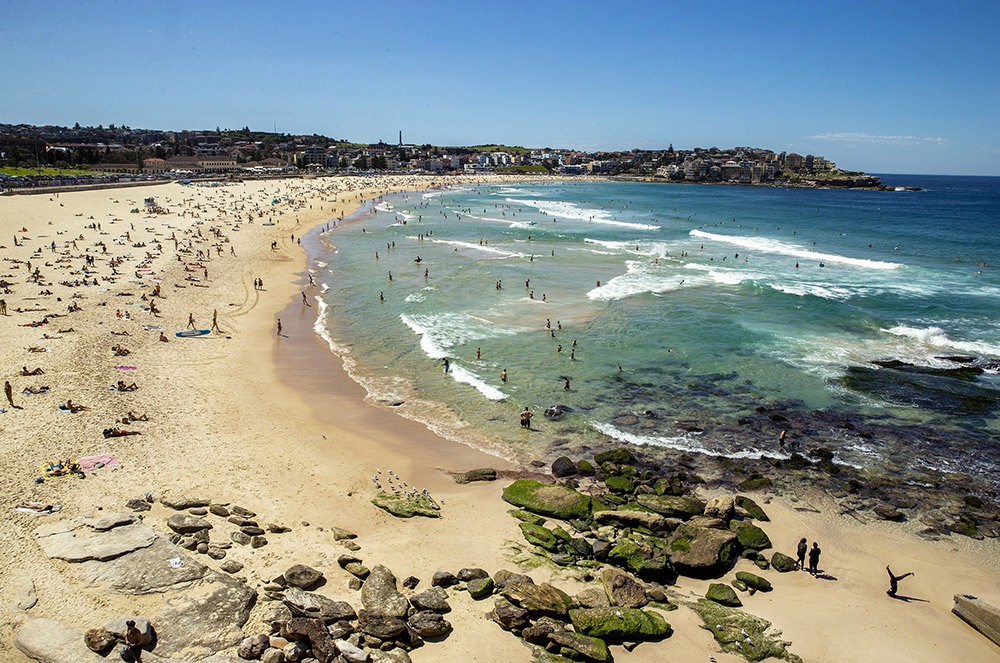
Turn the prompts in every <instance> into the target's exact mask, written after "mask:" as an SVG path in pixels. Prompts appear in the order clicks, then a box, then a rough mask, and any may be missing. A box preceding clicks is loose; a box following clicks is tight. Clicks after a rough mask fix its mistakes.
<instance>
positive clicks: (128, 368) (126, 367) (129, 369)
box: [115, 366, 135, 371]
mask: <svg viewBox="0 0 1000 663" xmlns="http://www.w3.org/2000/svg"><path fill="white" fill-rule="evenodd" d="M115 368H117V369H118V370H119V371H134V370H135V366H115Z"/></svg>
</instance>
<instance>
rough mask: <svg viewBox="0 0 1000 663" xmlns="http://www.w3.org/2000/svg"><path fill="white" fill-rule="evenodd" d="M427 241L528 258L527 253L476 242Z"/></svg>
mask: <svg viewBox="0 0 1000 663" xmlns="http://www.w3.org/2000/svg"><path fill="white" fill-rule="evenodd" d="M425 241H431V242H433V243H435V244H448V245H450V246H460V247H462V248H465V249H475V250H476V251H483V252H485V253H492V254H494V255H499V256H503V257H504V258H527V257H528V254H526V253H513V252H511V251H504V250H503V249H497V248H494V247H492V246H488V245H486V244H476V243H474V242H463V241H460V240H457V239H428V240H425Z"/></svg>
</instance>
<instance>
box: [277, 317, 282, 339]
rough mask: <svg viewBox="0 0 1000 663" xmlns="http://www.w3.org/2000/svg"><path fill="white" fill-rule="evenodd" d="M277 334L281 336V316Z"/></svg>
mask: <svg viewBox="0 0 1000 663" xmlns="http://www.w3.org/2000/svg"><path fill="white" fill-rule="evenodd" d="M276 336H281V318H278V332H277V334H276Z"/></svg>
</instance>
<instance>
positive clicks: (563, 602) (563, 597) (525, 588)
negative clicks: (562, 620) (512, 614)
mask: <svg viewBox="0 0 1000 663" xmlns="http://www.w3.org/2000/svg"><path fill="white" fill-rule="evenodd" d="M501 593H502V594H503V596H504V598H506V599H507V600H508V601H510V602H511V603H513V604H515V605H518V606H521V607H522V608H524V609H525V610H527V611H528V612H530V613H531V614H532V615H535V616H539V615H543V616H544V615H548V616H553V617H562V616H565V615H566V613H567V612H569V610H570V608H572V607H573V606H574V605H575V603H574V601H573V599H572V598H570V596H569V594H567V593H566V592H564V591H562V590H561V589H559V588H558V587H553V586H552V585H550V584H548V583H542V584H540V585H536V584H534V583H527V582H523V581H521V582H509V583H507V585H506V586H505V587H504V588H503V591H502V592H501Z"/></svg>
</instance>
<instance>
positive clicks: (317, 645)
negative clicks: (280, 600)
mask: <svg viewBox="0 0 1000 663" xmlns="http://www.w3.org/2000/svg"><path fill="white" fill-rule="evenodd" d="M281 634H282V637H285V638H290V639H293V640H306V641H308V642H309V646H310V648H311V649H312V652H313V656H315V657H316V659H317V660H319V661H320V663H327V662H328V661H332V660H333V659H334V658H336V656H337V649H336V646H335V645H334V642H333V638H331V637H330V633H329V632H328V631H327V630H326V626H325V625H324V624H323V622H322V620H319V619H307V618H302V617H296V618H295V619H290V620H289V621H288V622H287V623H286V624H285V625H284V626H283V627H282V629H281Z"/></svg>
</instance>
